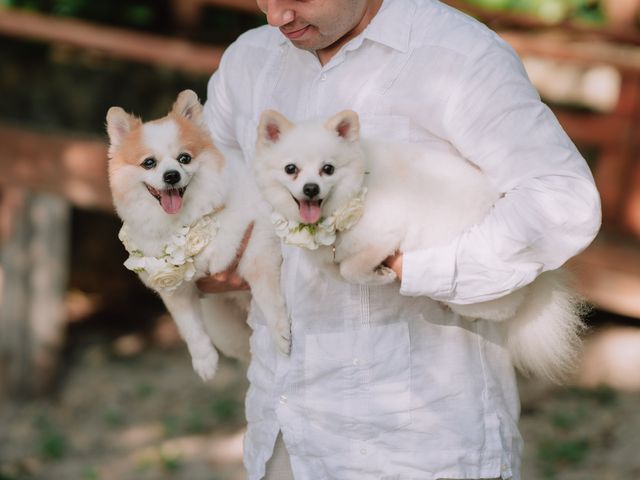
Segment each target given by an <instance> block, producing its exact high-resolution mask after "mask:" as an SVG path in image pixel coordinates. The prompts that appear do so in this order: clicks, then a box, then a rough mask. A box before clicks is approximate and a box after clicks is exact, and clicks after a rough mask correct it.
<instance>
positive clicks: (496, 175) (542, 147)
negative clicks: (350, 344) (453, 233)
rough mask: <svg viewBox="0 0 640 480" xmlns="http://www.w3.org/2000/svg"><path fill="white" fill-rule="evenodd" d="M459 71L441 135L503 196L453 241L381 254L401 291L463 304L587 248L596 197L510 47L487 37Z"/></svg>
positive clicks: (596, 216)
mask: <svg viewBox="0 0 640 480" xmlns="http://www.w3.org/2000/svg"><path fill="white" fill-rule="evenodd" d="M456 81H457V84H456V85H455V86H454V87H453V88H454V90H453V93H452V95H451V97H450V99H449V103H448V105H447V110H446V113H445V118H444V124H445V129H446V131H447V133H448V139H449V141H450V142H451V143H452V145H453V146H454V147H455V148H457V149H458V151H459V152H460V154H461V155H462V156H464V157H465V158H467V159H468V160H470V161H471V162H473V163H474V164H476V165H478V166H479V167H480V168H481V169H482V170H483V171H484V172H485V173H486V174H487V176H488V177H489V178H490V179H491V180H492V181H493V182H494V185H495V186H496V187H497V189H498V191H500V192H501V193H502V196H501V198H500V199H499V200H498V201H497V202H496V203H495V205H494V207H493V208H492V210H491V211H490V213H489V214H488V215H487V217H486V218H485V219H484V221H482V222H481V223H480V224H478V225H475V226H473V227H472V228H470V229H469V230H467V231H465V232H464V233H463V234H461V235H460V236H458V237H457V238H455V239H454V240H453V241H452V242H451V243H450V244H448V245H446V246H443V247H439V248H430V249H424V250H418V251H412V252H404V253H403V255H402V257H400V258H395V259H394V258H390V259H388V262H387V263H389V264H391V266H392V267H393V266H395V269H396V270H401V278H402V283H401V293H402V294H404V295H426V296H429V297H432V298H434V299H437V300H443V301H449V302H452V303H461V304H465V303H476V302H481V301H486V300H491V299H494V298H498V297H500V296H503V295H506V294H508V293H510V292H512V291H513V290H515V289H517V288H519V287H522V286H525V285H527V284H528V283H530V282H532V281H533V280H534V279H535V278H536V276H537V275H539V274H540V273H541V272H543V271H546V270H551V269H555V268H558V267H560V266H561V265H562V264H563V263H564V262H565V261H566V260H568V259H569V258H570V257H571V256H573V255H576V254H577V253H579V252H580V251H582V250H583V249H584V248H586V246H587V245H588V244H589V243H590V242H591V241H592V240H593V238H594V237H595V235H596V233H597V231H598V229H599V227H600V199H599V196H598V193H597V191H596V189H595V186H594V184H593V178H592V176H591V173H590V171H589V168H588V166H587V165H586V162H585V161H584V159H583V158H582V156H581V155H580V154H579V153H578V151H577V150H576V148H575V146H574V145H573V144H572V142H571V141H570V140H569V138H568V137H567V135H566V134H565V132H564V131H563V130H562V128H561V127H560V125H559V124H558V122H557V120H556V119H555V117H554V116H553V114H552V113H551V111H550V110H549V108H548V107H547V106H546V105H544V104H543V103H542V102H541V101H540V100H539V96H538V94H537V92H536V91H535V89H534V88H533V86H532V85H531V84H530V82H529V80H528V78H527V76H526V73H525V72H524V68H523V67H522V64H521V63H520V61H519V59H518V58H517V56H516V55H515V54H514V53H513V52H512V50H511V49H510V48H508V47H507V46H506V45H504V44H502V43H494V44H493V45H492V46H491V47H490V48H488V49H485V51H484V52H481V53H480V54H478V55H475V56H473V57H472V58H471V60H470V61H469V64H468V65H466V67H465V69H464V73H463V74H462V75H461V76H460V78H458V79H456ZM400 261H401V263H402V264H401V265H400V266H399V265H398V262H400Z"/></svg>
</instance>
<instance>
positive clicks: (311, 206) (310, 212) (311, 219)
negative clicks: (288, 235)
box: [292, 195, 322, 224]
mask: <svg viewBox="0 0 640 480" xmlns="http://www.w3.org/2000/svg"><path fill="white" fill-rule="evenodd" d="M292 196H293V195H292ZM293 199H294V200H295V202H296V203H297V204H298V209H299V211H300V218H301V219H302V223H305V224H314V223H317V222H318V221H319V220H320V217H321V216H322V210H321V209H320V205H322V199H319V200H298V199H297V198H296V197H293Z"/></svg>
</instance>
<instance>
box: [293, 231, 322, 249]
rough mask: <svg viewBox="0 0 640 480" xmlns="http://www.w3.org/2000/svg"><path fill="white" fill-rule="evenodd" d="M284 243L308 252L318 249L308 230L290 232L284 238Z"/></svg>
mask: <svg viewBox="0 0 640 480" xmlns="http://www.w3.org/2000/svg"><path fill="white" fill-rule="evenodd" d="M285 242H286V243H288V244H289V245H294V246H296V247H304V248H308V249H309V250H315V249H317V248H318V244H317V243H316V241H315V239H314V237H313V235H312V234H311V232H309V229H308V228H301V229H299V230H298V231H295V232H291V233H290V234H289V235H288V236H287V237H286V238H285Z"/></svg>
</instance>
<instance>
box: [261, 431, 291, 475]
mask: <svg viewBox="0 0 640 480" xmlns="http://www.w3.org/2000/svg"><path fill="white" fill-rule="evenodd" d="M264 480H294V479H293V473H292V472H291V463H290V462H289V454H288V453H287V449H286V448H285V446H284V442H283V441H282V433H278V438H277V439H276V444H275V446H274V447H273V455H272V456H271V458H270V459H269V461H268V462H267V471H266V473H265V476H264Z"/></svg>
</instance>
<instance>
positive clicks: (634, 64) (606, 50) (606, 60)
mask: <svg viewBox="0 0 640 480" xmlns="http://www.w3.org/2000/svg"><path fill="white" fill-rule="evenodd" d="M498 34H499V35H500V36H501V37H502V38H503V39H504V40H505V41H506V42H508V43H509V44H510V45H511V46H512V47H513V48H514V49H515V50H516V51H517V52H518V54H520V55H537V56H541V57H546V58H555V59H558V60H566V61H570V62H574V63H579V64H583V65H597V64H602V65H611V66H612V67H615V68H617V69H618V70H620V71H621V72H623V73H625V72H629V73H639V72H640V48H638V47H637V46H634V45H623V44H615V43H611V42H606V41H601V40H593V39H585V40H580V39H577V38H575V37H572V36H571V35H569V34H566V33H564V32H559V31H551V32H542V33H524V32H519V31H508V30H500V31H498Z"/></svg>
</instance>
